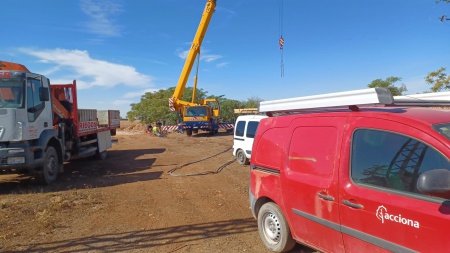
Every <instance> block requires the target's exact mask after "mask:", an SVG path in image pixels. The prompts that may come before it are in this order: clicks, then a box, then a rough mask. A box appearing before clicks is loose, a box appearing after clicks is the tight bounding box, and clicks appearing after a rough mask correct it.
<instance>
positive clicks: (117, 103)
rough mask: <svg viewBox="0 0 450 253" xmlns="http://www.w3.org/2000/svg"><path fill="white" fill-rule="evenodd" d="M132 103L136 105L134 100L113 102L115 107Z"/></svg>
mask: <svg viewBox="0 0 450 253" xmlns="http://www.w3.org/2000/svg"><path fill="white" fill-rule="evenodd" d="M132 103H134V101H132V100H120V99H118V100H114V101H113V102H112V104H113V105H130V104H132Z"/></svg>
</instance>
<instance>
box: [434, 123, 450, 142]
mask: <svg viewBox="0 0 450 253" xmlns="http://www.w3.org/2000/svg"><path fill="white" fill-rule="evenodd" d="M433 128H434V130H436V131H438V132H439V133H440V134H442V135H443V136H445V137H446V138H447V139H449V140H450V123H445V124H439V125H434V126H433Z"/></svg>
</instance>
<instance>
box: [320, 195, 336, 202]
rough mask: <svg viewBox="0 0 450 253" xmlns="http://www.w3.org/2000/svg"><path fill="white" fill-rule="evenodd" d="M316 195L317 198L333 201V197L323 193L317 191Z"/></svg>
mask: <svg viewBox="0 0 450 253" xmlns="http://www.w3.org/2000/svg"><path fill="white" fill-rule="evenodd" d="M317 196H319V198H322V199H324V200H329V201H334V198H333V197H331V196H328V195H323V194H321V193H317Z"/></svg>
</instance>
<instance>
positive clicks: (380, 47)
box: [0, 0, 450, 117]
mask: <svg viewBox="0 0 450 253" xmlns="http://www.w3.org/2000/svg"><path fill="white" fill-rule="evenodd" d="M205 3H206V0H160V1H156V0H148V1H138V0H72V1H59V0H40V1H35V0H20V1H8V4H7V5H4V6H3V7H2V8H1V11H0V13H1V17H2V20H3V22H2V28H1V29H2V33H1V39H0V59H1V60H5V61H13V62H19V63H22V64H24V65H26V66H27V67H28V68H29V69H30V71H32V72H34V73H39V74H44V75H46V76H47V77H48V78H50V80H51V82H52V83H55V84H57V83H70V82H71V81H72V80H73V79H76V80H77V83H78V87H79V91H78V100H79V105H80V107H81V108H92V109H120V110H121V116H122V117H125V116H126V112H128V111H129V110H130V104H131V103H137V102H139V101H140V97H141V95H143V94H144V93H145V92H148V91H155V90H159V89H167V88H169V87H173V86H176V84H177V82H178V78H179V76H180V73H181V70H182V68H183V65H184V61H185V56H186V53H187V50H188V49H189V47H190V44H191V42H192V39H193V38H194V35H195V32H196V30H197V27H198V24H199V22H200V18H201V15H202V12H203V9H204V6H205ZM281 4H282V7H283V8H282V9H280V8H279V7H280V5H281ZM280 10H282V11H280ZM280 13H282V14H283V15H282V16H280ZM445 14H448V15H449V17H450V4H445V3H440V4H435V1H434V0H413V1H411V0H364V1H361V0H340V1H338V0H324V1H317V0H301V1H299V0H217V7H216V11H215V13H214V15H213V17H212V20H211V23H210V26H209V28H208V31H207V33H206V36H205V39H204V41H203V45H202V51H201V56H202V58H201V62H200V66H199V77H198V78H199V79H198V87H199V88H202V89H203V90H205V91H207V92H208V94H209V95H217V96H220V95H224V96H225V97H226V98H229V99H237V100H247V99H248V98H251V97H258V98H261V99H263V100H273V99H283V98H291V97H298V96H308V95H317V94H322V93H329V92H339V91H347V90H354V89H363V88H366V87H367V84H369V83H370V82H371V81H373V80H375V79H378V78H382V79H385V78H387V77H389V76H397V77H401V78H403V80H402V81H401V82H399V83H397V85H401V84H402V83H403V84H405V85H406V87H407V88H408V91H407V92H406V93H405V94H415V93H418V92H423V91H425V90H428V89H429V85H427V84H426V83H425V82H424V77H425V76H426V75H427V74H428V73H429V72H431V71H435V70H438V69H439V68H441V67H446V68H447V71H446V72H447V73H448V72H449V71H450V69H448V68H449V67H450V64H449V63H450V62H449V55H450V43H449V41H450V21H447V22H440V21H439V19H438V18H439V17H441V16H442V15H445ZM280 17H282V18H280ZM280 20H282V22H280ZM281 34H282V35H283V37H284V39H285V44H284V49H283V62H284V76H283V77H281V68H280V63H281V51H280V49H279V45H278V39H279V37H280V35H281ZM194 68H195V66H194ZM194 74H195V72H194V71H193V72H192V73H191V75H190V79H189V82H188V84H187V86H192V83H193V76H194Z"/></svg>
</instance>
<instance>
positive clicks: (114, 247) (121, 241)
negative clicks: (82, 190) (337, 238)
mask: <svg viewBox="0 0 450 253" xmlns="http://www.w3.org/2000/svg"><path fill="white" fill-rule="evenodd" d="M257 229H258V228H257V225H256V221H255V220H254V219H235V220H228V221H218V222H212V223H200V224H193V225H184V226H177V227H169V228H156V229H151V230H147V229H143V230H140V231H130V232H123V233H116V234H104V235H97V236H89V237H83V238H74V239H68V240H61V241H54V242H44V243H36V244H33V245H28V244H22V245H17V246H16V247H15V249H13V250H14V252H67V253H70V252H127V251H131V250H144V251H145V252H148V251H151V252H161V249H159V250H158V247H164V248H165V250H164V252H175V251H178V250H181V249H183V251H185V250H188V251H189V250H194V251H195V248H194V249H189V248H191V247H195V246H196V245H205V243H204V242H202V240H209V239H213V238H218V237H223V236H228V235H239V234H243V233H253V232H255V231H256V230H257ZM255 239H259V238H255ZM255 243H262V242H261V241H255ZM99 245H101V246H99ZM167 247H169V249H167ZM6 252H8V251H6ZM291 252H299V253H300V252H303V253H310V252H315V251H313V250H310V249H307V248H305V247H303V246H301V245H297V247H295V249H294V250H293V251H291Z"/></svg>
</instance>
